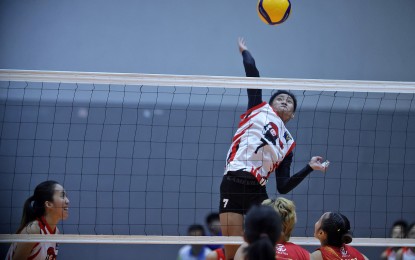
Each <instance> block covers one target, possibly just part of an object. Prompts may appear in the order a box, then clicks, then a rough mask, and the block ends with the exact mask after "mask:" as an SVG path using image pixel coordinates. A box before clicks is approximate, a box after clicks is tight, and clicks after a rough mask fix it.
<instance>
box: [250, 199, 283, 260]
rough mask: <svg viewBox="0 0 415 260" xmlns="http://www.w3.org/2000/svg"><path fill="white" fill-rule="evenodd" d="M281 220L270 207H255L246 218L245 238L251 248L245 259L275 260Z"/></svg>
mask: <svg viewBox="0 0 415 260" xmlns="http://www.w3.org/2000/svg"><path fill="white" fill-rule="evenodd" d="M281 230H282V224H281V218H280V216H279V215H278V214H277V212H275V210H274V209H273V208H271V207H270V206H253V207H252V208H251V209H250V210H249V211H248V213H247V214H246V217H245V230H244V232H245V233H244V236H245V240H246V242H248V244H249V246H248V247H247V248H245V250H244V252H245V256H246V257H245V259H249V260H253V259H258V260H267V259H270V260H275V244H276V243H277V241H278V239H279V238H280V236H281Z"/></svg>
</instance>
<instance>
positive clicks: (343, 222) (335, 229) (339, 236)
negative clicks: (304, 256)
mask: <svg viewBox="0 0 415 260" xmlns="http://www.w3.org/2000/svg"><path fill="white" fill-rule="evenodd" d="M321 229H322V230H323V231H324V232H326V233H327V241H326V243H327V245H330V246H336V247H341V246H342V245H343V244H349V243H350V242H352V233H351V231H350V222H349V220H348V219H347V217H346V216H344V215H342V214H340V213H333V212H330V213H329V214H328V217H326V218H325V219H323V221H322V223H321Z"/></svg>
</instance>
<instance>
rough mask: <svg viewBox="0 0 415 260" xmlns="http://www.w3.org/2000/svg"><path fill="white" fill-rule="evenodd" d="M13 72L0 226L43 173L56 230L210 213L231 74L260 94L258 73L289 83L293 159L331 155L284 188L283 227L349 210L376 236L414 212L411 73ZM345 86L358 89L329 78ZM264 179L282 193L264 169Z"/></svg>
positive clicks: (144, 229)
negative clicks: (64, 207) (324, 77)
mask: <svg viewBox="0 0 415 260" xmlns="http://www.w3.org/2000/svg"><path fill="white" fill-rule="evenodd" d="M45 73H48V72H45ZM21 74H22V73H16V75H18V78H17V77H12V76H11V74H10V73H3V74H2V78H1V81H0V84H1V88H0V122H1V126H0V136H1V140H0V165H1V167H0V176H1V180H2V181H1V183H0V194H1V196H2V198H3V200H2V203H1V205H0V208H1V211H2V212H3V214H2V216H1V217H0V222H1V224H2V225H1V227H0V233H3V234H5V233H14V232H15V231H16V229H17V226H18V224H19V222H20V217H21V213H22V205H23V202H24V200H25V199H26V198H27V197H29V196H30V195H31V194H32V192H33V189H34V187H35V186H36V185H37V184H38V183H40V182H42V181H44V180H46V179H54V180H57V181H59V182H60V183H62V184H63V186H64V187H65V189H66V190H67V192H68V197H69V199H70V217H69V218H68V220H66V221H64V222H63V223H62V225H61V230H62V231H63V232H64V233H68V234H83V235H84V234H107V235H147V236H150V235H161V236H177V235H186V230H187V227H188V226H189V225H191V224H193V223H203V222H204V218H205V217H206V215H207V214H208V213H210V212H212V211H218V204H219V185H220V181H221V179H222V175H223V171H224V165H225V157H226V152H227V150H228V149H229V146H230V143H231V140H232V137H233V134H234V132H235V130H236V128H237V125H238V123H239V115H241V114H242V113H244V112H245V110H246V106H247V96H246V90H245V89H244V88H236V85H239V86H242V87H247V86H248V87H250V86H251V85H254V84H255V85H258V86H259V87H262V88H264V89H265V90H264V91H263V97H264V99H267V98H268V97H270V96H271V95H272V93H273V90H272V89H266V88H269V87H267V86H268V85H276V86H279V84H280V85H284V84H285V85H288V86H292V88H293V89H294V90H293V92H294V93H295V94H296V96H297V99H298V108H297V112H296V116H295V119H293V120H292V121H290V122H289V123H288V125H287V127H288V129H289V130H290V132H291V133H292V135H293V136H294V138H295V139H296V143H297V146H296V149H295V151H294V153H295V157H294V158H295V159H294V163H293V164H292V171H293V172H295V171H298V170H300V169H301V168H303V167H304V166H305V165H306V163H307V162H308V160H309V159H310V157H311V156H313V155H321V156H323V157H324V158H327V159H328V160H330V162H331V164H330V168H329V170H328V172H327V173H326V174H322V173H317V172H314V173H312V174H311V175H310V176H309V177H307V178H306V179H305V180H304V181H303V182H302V183H301V184H300V185H299V186H298V187H297V188H295V189H294V190H293V191H292V192H290V193H289V194H287V195H284V197H286V198H288V199H291V200H293V201H294V202H295V204H296V208H297V216H298V223H297V225H296V228H295V230H294V232H293V236H297V237H311V236H313V231H314V223H315V221H316V220H317V219H318V218H319V217H320V215H321V214H322V213H323V212H325V211H340V212H342V213H343V214H344V215H346V216H347V217H348V218H349V219H350V221H351V223H352V227H353V233H354V236H355V237H369V238H386V237H388V236H389V232H390V227H391V225H392V223H393V222H395V221H396V220H397V219H407V220H409V221H410V220H413V219H415V209H414V207H413V205H414V202H415V190H414V189H413V188H412V187H414V185H415V175H414V174H413V167H414V164H415V159H414V158H415V143H414V142H413V140H414V137H415V113H414V110H415V104H414V85H415V84H411V83H402V84H399V87H401V88H400V89H399V88H396V93H395V92H393V91H394V88H393V87H394V86H396V85H397V83H396V84H395V83H393V82H391V83H389V85H390V87H389V88H387V86H388V83H385V82H382V83H378V84H375V83H373V82H367V85H368V86H369V87H368V88H367V89H364V88H363V87H364V85H365V84H364V83H362V82H354V83H355V84H353V82H352V83H351V84H349V83H347V84H344V82H340V83H341V84H340V83H339V82H337V83H338V84H333V82H330V84H328V83H327V82H325V81H319V82H321V83H320V85H319V84H318V82H317V83H316V82H314V81H309V80H303V81H301V80H292V81H289V80H280V81H278V80H273V81H267V79H264V80H263V81H261V79H255V81H253V80H252V79H245V78H238V79H235V80H234V81H231V82H229V80H220V79H218V78H215V77H206V76H203V77H194V78H190V79H188V80H187V81H186V82H185V83H183V82H180V83H179V84H175V83H174V82H176V81H177V82H178V80H177V76H169V75H159V76H158V78H159V81H157V76H155V77H151V79H152V80H151V82H150V81H149V80H147V81H146V80H141V81H142V82H140V80H137V78H134V80H132V79H131V75H116V76H117V77H118V79H121V80H117V81H115V82H114V80H113V78H114V75H113V74H110V75H107V74H100V75H99V77H98V76H94V77H91V79H88V80H85V79H84V78H82V77H80V76H79V75H77V76H74V77H72V78H70V77H69V76H68V75H66V74H60V77H58V79H59V80H56V79H52V80H50V79H47V78H45V77H44V78H41V79H38V78H37V77H36V74H35V75H30V77H28V76H27V75H26V74H27V72H25V76H24V77H23V76H22V75H21ZM166 79H168V80H169V82H167V83H166ZM87 81H88V82H87ZM94 82H95V83H94ZM105 82H107V83H105ZM121 82H124V83H123V84H122V83H121ZM192 82H193V83H194V84H192ZM212 82H213V83H212ZM237 83H240V84H237ZM271 83H274V84H271ZM300 83H301V84H300ZM307 84H308V85H310V86H311V87H310V88H311V89H308V88H305V87H304V86H307ZM348 84H349V85H350V86H357V87H356V88H357V89H358V91H349V89H348V88H346V89H347V90H348V91H347V92H344V91H340V90H338V89H337V88H339V87H337V86H339V85H341V86H348ZM212 85H215V86H212ZM328 85H330V86H332V88H330V87H329V86H328ZM319 86H320V89H322V90H324V91H322V90H320V91H319V90H318V89H319ZM362 86H363V87H362ZM373 86H381V89H382V90H383V92H373V91H374V90H377V89H378V88H376V87H373ZM402 86H404V87H402ZM301 88H302V89H301ZM331 89H332V90H335V91H331ZM267 190H268V194H269V195H270V197H273V196H274V197H275V196H279V195H278V193H277V191H276V189H275V177H274V176H272V177H271V180H270V181H269V183H268V185H267Z"/></svg>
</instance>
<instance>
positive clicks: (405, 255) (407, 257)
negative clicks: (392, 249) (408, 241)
mask: <svg viewBox="0 0 415 260" xmlns="http://www.w3.org/2000/svg"><path fill="white" fill-rule="evenodd" d="M402 260H415V252H414V251H413V249H412V248H410V247H404V248H402Z"/></svg>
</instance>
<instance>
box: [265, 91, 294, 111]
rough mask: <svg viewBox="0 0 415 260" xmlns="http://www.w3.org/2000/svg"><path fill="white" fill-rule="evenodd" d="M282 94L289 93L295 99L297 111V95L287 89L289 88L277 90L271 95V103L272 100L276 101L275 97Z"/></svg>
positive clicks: (270, 102)
mask: <svg viewBox="0 0 415 260" xmlns="http://www.w3.org/2000/svg"><path fill="white" fill-rule="evenodd" d="M280 94H287V95H289V96H290V97H291V98H292V99H293V101H294V112H295V110H296V109H297V98H296V97H295V95H294V94H293V93H292V92H290V91H287V90H278V91H277V92H275V93H274V94H273V95H272V96H271V98H270V99H269V104H272V102H273V101H274V99H275V98H276V97H277V96H278V95H280Z"/></svg>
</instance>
